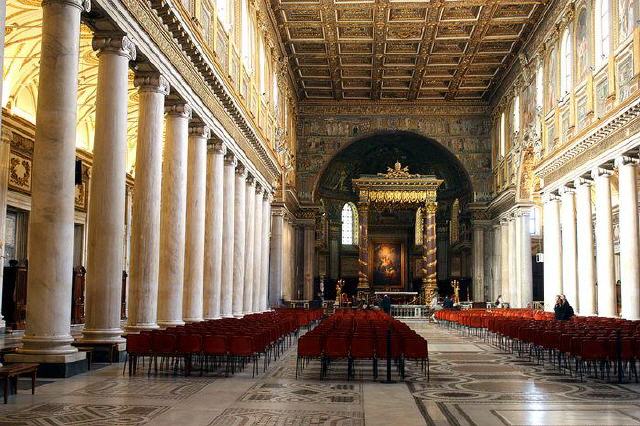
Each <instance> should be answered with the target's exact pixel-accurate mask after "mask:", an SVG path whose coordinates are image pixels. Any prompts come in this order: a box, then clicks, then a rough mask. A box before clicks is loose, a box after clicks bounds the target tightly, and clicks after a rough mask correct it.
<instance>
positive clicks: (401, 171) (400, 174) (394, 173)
mask: <svg viewBox="0 0 640 426" xmlns="http://www.w3.org/2000/svg"><path fill="white" fill-rule="evenodd" d="M378 176H383V177H386V178H412V177H419V176H420V175H412V174H411V173H409V167H408V166H405V167H402V164H400V162H399V161H397V160H396V163H395V164H394V165H393V168H391V167H387V173H378Z"/></svg>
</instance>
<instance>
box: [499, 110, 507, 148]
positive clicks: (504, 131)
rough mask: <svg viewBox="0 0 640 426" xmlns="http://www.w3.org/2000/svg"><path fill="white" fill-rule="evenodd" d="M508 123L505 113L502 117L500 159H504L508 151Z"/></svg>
mask: <svg viewBox="0 0 640 426" xmlns="http://www.w3.org/2000/svg"><path fill="white" fill-rule="evenodd" d="M506 126H507V123H506V122H505V116H504V112H503V113H502V114H501V115H500V157H504V154H505V152H506V151H507V127H506Z"/></svg>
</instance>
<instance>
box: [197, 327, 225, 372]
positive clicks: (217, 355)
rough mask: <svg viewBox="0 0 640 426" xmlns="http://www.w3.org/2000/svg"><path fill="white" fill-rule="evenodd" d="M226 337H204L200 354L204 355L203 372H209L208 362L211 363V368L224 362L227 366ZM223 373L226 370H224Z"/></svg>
mask: <svg viewBox="0 0 640 426" xmlns="http://www.w3.org/2000/svg"><path fill="white" fill-rule="evenodd" d="M227 352H228V351H227V337H226V336H223V335H205V336H204V339H203V341H202V354H203V355H204V363H205V370H206V371H209V367H210V362H211V361H213V368H216V367H217V366H218V365H219V363H221V362H222V361H224V363H225V365H226V364H228V359H227V358H228V356H227ZM225 372H228V369H227V368H225Z"/></svg>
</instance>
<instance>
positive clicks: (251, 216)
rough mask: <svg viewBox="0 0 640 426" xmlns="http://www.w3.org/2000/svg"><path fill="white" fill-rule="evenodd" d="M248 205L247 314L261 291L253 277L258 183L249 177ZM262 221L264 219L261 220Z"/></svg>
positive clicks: (245, 254)
mask: <svg viewBox="0 0 640 426" xmlns="http://www.w3.org/2000/svg"><path fill="white" fill-rule="evenodd" d="M245 197H246V198H245V199H246V201H245V205H246V221H247V224H246V227H245V253H244V295H243V298H244V301H243V303H242V312H243V313H245V314H248V313H251V312H253V293H254V291H256V290H259V287H256V280H255V279H254V277H253V266H254V262H255V259H256V256H255V245H254V239H255V235H254V232H255V222H256V210H255V207H256V181H255V179H254V177H253V176H251V175H249V176H248V177H247V188H246V191H245ZM260 219H261V220H262V218H260Z"/></svg>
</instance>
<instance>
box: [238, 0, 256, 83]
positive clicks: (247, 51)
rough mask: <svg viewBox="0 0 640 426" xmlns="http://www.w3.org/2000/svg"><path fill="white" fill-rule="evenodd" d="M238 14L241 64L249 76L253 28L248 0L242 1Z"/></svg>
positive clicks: (251, 68)
mask: <svg viewBox="0 0 640 426" xmlns="http://www.w3.org/2000/svg"><path fill="white" fill-rule="evenodd" d="M240 13H241V18H242V24H241V28H242V31H241V40H240V41H241V42H242V46H241V50H242V63H243V64H244V66H245V67H246V68H247V72H248V73H249V74H251V73H253V51H254V48H253V45H254V27H253V19H251V13H250V9H249V1H248V0H242V7H241V10H240Z"/></svg>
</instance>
